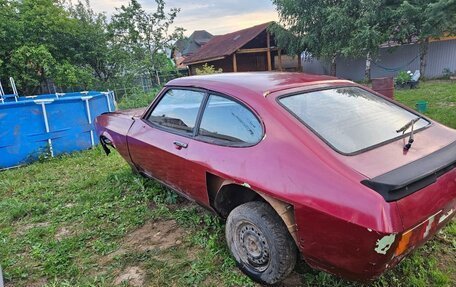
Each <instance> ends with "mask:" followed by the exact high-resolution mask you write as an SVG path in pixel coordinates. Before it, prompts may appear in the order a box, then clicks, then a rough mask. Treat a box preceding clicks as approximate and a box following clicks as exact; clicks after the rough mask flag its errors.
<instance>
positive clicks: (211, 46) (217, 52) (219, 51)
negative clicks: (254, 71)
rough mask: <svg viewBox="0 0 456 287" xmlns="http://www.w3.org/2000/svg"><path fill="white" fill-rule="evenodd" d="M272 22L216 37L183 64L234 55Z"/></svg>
mask: <svg viewBox="0 0 456 287" xmlns="http://www.w3.org/2000/svg"><path fill="white" fill-rule="evenodd" d="M270 24H271V22H268V23H264V24H260V25H257V26H253V27H250V28H247V29H243V30H240V31H236V32H232V33H229V34H225V35H220V36H215V37H214V38H212V39H211V40H210V41H209V42H207V43H206V44H205V45H204V46H202V47H201V48H200V49H199V50H197V51H196V52H195V53H193V55H191V56H189V57H187V58H186V59H185V61H184V63H183V64H186V65H189V64H192V63H196V62H201V61H206V60H208V61H209V60H213V59H218V58H222V57H226V56H228V55H231V54H233V53H234V52H236V50H238V49H240V48H242V46H244V45H245V44H247V43H248V42H250V41H251V40H253V38H255V37H256V36H258V35H259V34H260V33H261V32H263V31H264V30H265V29H266V28H267V27H268V26H269V25H270Z"/></svg>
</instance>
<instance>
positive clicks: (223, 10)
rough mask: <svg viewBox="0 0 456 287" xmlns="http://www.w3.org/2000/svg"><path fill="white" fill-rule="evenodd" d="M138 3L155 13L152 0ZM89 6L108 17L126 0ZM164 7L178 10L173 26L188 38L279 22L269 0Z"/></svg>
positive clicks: (180, 2) (173, 1)
mask: <svg viewBox="0 0 456 287" xmlns="http://www.w3.org/2000/svg"><path fill="white" fill-rule="evenodd" d="M165 1H166V0H165ZM139 2H140V3H141V5H142V6H143V8H144V9H146V11H153V10H154V7H155V1H154V0H139ZM90 3H91V6H92V7H93V9H94V10H95V11H97V12H106V14H107V15H108V16H110V15H112V14H113V13H114V12H115V8H116V7H120V6H121V5H127V4H128V0H91V1H90ZM166 7H167V9H170V8H180V9H181V12H180V13H179V14H178V16H177V18H176V20H175V26H178V27H182V28H184V29H186V31H185V33H184V34H185V35H187V36H189V35H190V34H191V33H192V32H193V31H195V30H206V31H208V32H210V33H212V34H213V35H221V34H225V33H229V32H233V31H236V30H240V29H243V28H248V27H251V26H254V25H257V24H262V23H265V22H269V21H277V19H278V15H277V12H276V11H275V9H274V6H273V5H272V1H271V0H250V1H249V0H205V1H185V0H167V1H166Z"/></svg>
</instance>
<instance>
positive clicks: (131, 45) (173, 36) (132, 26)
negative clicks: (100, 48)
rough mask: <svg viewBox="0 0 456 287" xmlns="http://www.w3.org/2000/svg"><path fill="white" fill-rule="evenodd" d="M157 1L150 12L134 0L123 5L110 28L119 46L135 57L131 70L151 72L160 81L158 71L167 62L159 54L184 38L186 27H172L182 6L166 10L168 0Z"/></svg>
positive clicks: (114, 40)
mask: <svg viewBox="0 0 456 287" xmlns="http://www.w3.org/2000/svg"><path fill="white" fill-rule="evenodd" d="M155 2H156V10H155V11H154V12H153V13H147V12H146V11H145V10H144V9H143V8H142V7H141V5H140V4H139V3H138V1H136V0H131V1H130V2H129V4H128V5H127V6H124V5H122V6H121V7H120V8H119V9H117V13H116V14H114V15H113V17H112V22H111V24H110V26H109V28H110V31H111V35H112V38H113V42H114V43H115V45H117V47H118V48H119V49H121V50H123V51H124V52H125V53H126V54H128V55H131V56H132V57H133V59H134V61H133V63H134V64H135V65H136V66H133V67H129V69H130V70H137V71H138V72H139V73H141V72H142V71H147V73H149V75H150V77H156V78H157V82H158V83H159V82H160V80H159V77H158V74H157V70H159V69H161V67H162V64H163V61H162V60H161V59H162V58H161V57H160V56H159V55H160V54H162V53H165V52H166V51H168V50H170V49H171V48H172V44H173V43H174V42H175V41H176V40H178V39H180V38H182V34H183V31H184V29H182V28H174V29H172V28H171V26H172V24H173V23H174V20H175V18H176V16H177V14H178V13H179V11H180V10H179V9H177V8H171V9H170V10H169V11H166V10H165V1H164V0H155Z"/></svg>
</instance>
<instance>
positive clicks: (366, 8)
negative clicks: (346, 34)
mask: <svg viewBox="0 0 456 287" xmlns="http://www.w3.org/2000/svg"><path fill="white" fill-rule="evenodd" d="M359 2H360V5H359V6H358V9H359V10H358V11H356V12H354V14H356V17H355V18H354V21H355V23H354V24H355V25H354V27H355V28H354V29H353V30H352V32H351V35H350V41H349V45H348V46H347V47H346V48H345V49H344V51H343V54H344V55H345V56H347V57H365V58H366V66H365V73H364V80H365V81H366V82H369V81H370V80H371V62H372V59H374V58H375V57H376V56H377V54H378V52H379V46H380V45H381V44H382V43H384V42H386V41H388V40H389V35H388V33H385V31H387V30H388V29H389V27H390V25H391V23H392V22H391V21H392V17H391V11H392V9H394V7H395V5H396V4H395V3H394V2H390V3H386V1H382V0H361V1H359Z"/></svg>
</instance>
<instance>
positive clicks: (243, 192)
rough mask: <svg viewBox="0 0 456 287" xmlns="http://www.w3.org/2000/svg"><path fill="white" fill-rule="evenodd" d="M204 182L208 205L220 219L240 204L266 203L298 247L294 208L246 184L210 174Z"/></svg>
mask: <svg viewBox="0 0 456 287" xmlns="http://www.w3.org/2000/svg"><path fill="white" fill-rule="evenodd" d="M206 181H207V191H208V197H209V203H210V205H211V207H212V208H213V209H214V210H215V211H216V212H217V213H218V214H219V215H220V216H221V217H223V218H227V217H228V214H229V213H230V212H231V211H232V210H233V209H234V208H236V207H237V206H239V205H241V204H244V203H247V202H251V201H263V202H266V203H267V204H269V205H270V206H271V207H272V208H273V209H274V211H275V212H276V213H277V214H278V215H279V217H280V218H281V219H282V221H283V223H284V224H285V226H286V227H287V229H288V232H289V233H290V235H291V237H292V238H293V240H294V241H295V243H296V246H299V245H298V238H297V225H296V221H295V214H294V206H293V205H292V204H290V203H287V202H285V201H282V200H279V199H276V198H274V197H271V196H269V195H266V194H264V193H261V192H258V191H256V190H254V189H253V188H252V187H251V186H250V185H249V184H248V183H243V184H240V183H237V182H235V181H233V180H230V179H224V178H221V177H219V176H217V175H214V174H212V173H207V174H206Z"/></svg>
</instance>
